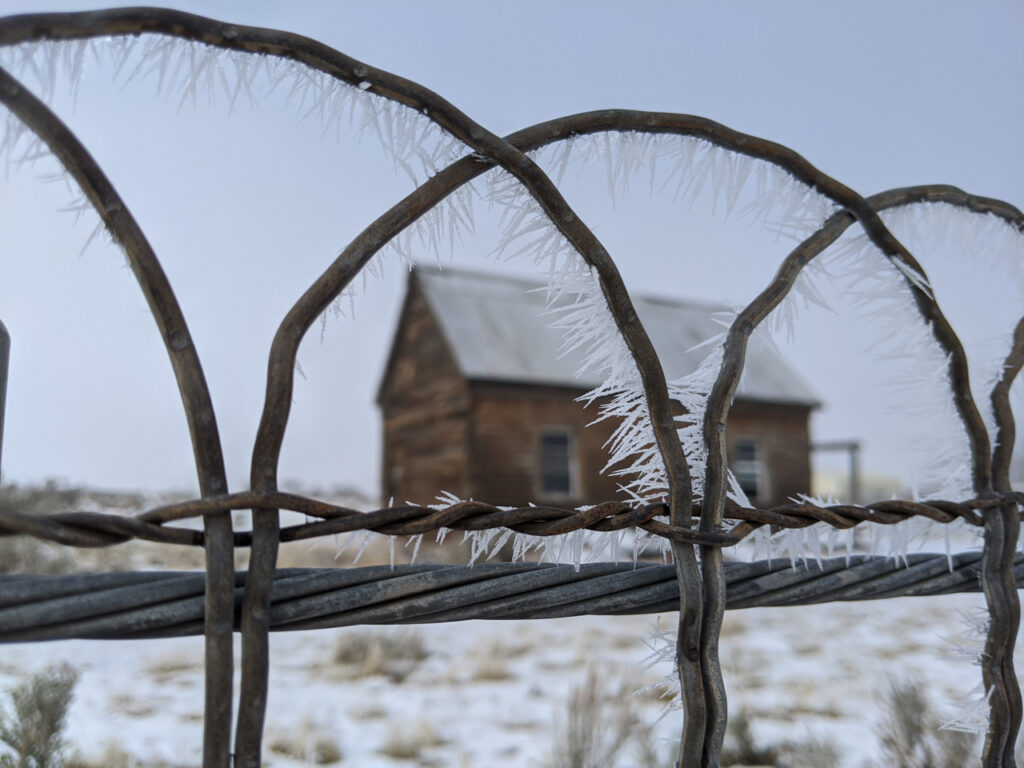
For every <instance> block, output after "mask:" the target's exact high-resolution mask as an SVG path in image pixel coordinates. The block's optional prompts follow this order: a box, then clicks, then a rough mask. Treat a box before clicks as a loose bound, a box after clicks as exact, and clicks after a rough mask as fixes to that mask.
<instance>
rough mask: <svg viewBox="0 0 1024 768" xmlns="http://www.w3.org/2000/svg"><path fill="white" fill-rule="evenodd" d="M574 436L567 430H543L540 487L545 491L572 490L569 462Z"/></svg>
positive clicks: (566, 492) (559, 491) (561, 492)
mask: <svg viewBox="0 0 1024 768" xmlns="http://www.w3.org/2000/svg"><path fill="white" fill-rule="evenodd" d="M571 456H572V438H571V436H570V435H569V434H568V433H567V432H543V433H541V436H540V488H541V491H542V492H543V493H546V494H548V493H550V494H560V495H568V494H570V493H571V492H572V477H571V474H570V468H569V462H570V459H571Z"/></svg>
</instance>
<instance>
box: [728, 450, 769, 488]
mask: <svg viewBox="0 0 1024 768" xmlns="http://www.w3.org/2000/svg"><path fill="white" fill-rule="evenodd" d="M733 457H734V460H733V467H732V471H733V474H734V475H735V476H736V482H738V483H739V484H740V488H742V489H743V492H744V493H745V494H747V498H748V499H750V500H751V501H756V500H757V498H758V496H759V495H760V496H763V495H764V491H765V488H764V471H763V470H762V469H761V462H760V460H759V458H758V455H757V443H755V442H754V441H753V440H737V441H736V445H735V447H734V448H733Z"/></svg>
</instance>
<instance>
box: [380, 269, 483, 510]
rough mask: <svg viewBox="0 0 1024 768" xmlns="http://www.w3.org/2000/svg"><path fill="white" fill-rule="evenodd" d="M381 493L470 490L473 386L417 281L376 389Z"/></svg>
mask: <svg viewBox="0 0 1024 768" xmlns="http://www.w3.org/2000/svg"><path fill="white" fill-rule="evenodd" d="M379 404H380V408H381V415H382V418H383V430H384V434H383V460H382V462H381V495H382V497H383V501H384V502H387V501H388V500H389V499H392V498H393V499H394V500H395V502H396V503H402V502H405V501H413V502H416V503H420V504H427V503H431V502H433V501H434V498H435V497H436V496H437V494H438V493H439V492H440V491H451V492H452V493H455V494H458V495H459V496H462V497H466V496H467V495H468V487H467V483H466V480H467V477H466V468H467V465H468V462H469V456H468V450H469V430H468V427H469V424H468V417H469V404H470V397H469V386H468V384H467V383H466V381H465V379H464V378H463V377H462V375H461V374H460V373H459V370H458V367H457V366H456V363H455V359H454V358H453V357H452V353H451V350H450V349H448V346H447V343H446V342H445V340H444V338H443V336H442V334H441V330H440V328H439V327H438V325H437V321H436V320H435V319H434V317H433V315H432V314H431V313H430V310H429V308H428V306H427V302H426V300H425V299H424V298H423V295H422V292H421V291H420V289H419V288H418V286H416V283H415V281H414V280H413V281H410V289H409V293H408V295H407V297H406V301H405V305H404V306H403V308H402V313H401V318H400V320H399V324H398V331H397V334H396V337H395V342H394V345H393V347H392V351H391V357H390V359H389V361H388V367H387V370H386V372H385V375H384V381H383V384H382V386H381V391H380V395H379Z"/></svg>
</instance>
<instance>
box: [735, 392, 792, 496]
mask: <svg viewBox="0 0 1024 768" xmlns="http://www.w3.org/2000/svg"><path fill="white" fill-rule="evenodd" d="M810 415H811V410H810V408H808V407H806V406H799V405H781V404H773V403H755V402H744V401H740V400H738V401H736V402H735V403H733V406H732V409H731V410H730V411H729V420H728V422H727V423H726V427H725V436H726V444H727V446H728V450H729V463H730V465H732V464H733V463H734V462H735V458H736V443H737V442H739V441H740V440H745V439H746V440H751V441H753V442H754V443H755V444H756V445H757V450H758V455H759V457H760V461H761V462H762V463H763V466H764V468H765V470H766V472H765V474H766V478H765V480H766V483H767V488H766V492H765V493H764V494H759V496H758V498H757V499H756V501H755V504H756V506H758V507H770V506H776V505H779V504H786V503H788V500H789V499H790V498H791V497H793V496H795V495H796V494H798V493H810V491H811V440H810Z"/></svg>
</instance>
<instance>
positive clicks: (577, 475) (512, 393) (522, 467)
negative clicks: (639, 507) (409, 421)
mask: <svg viewBox="0 0 1024 768" xmlns="http://www.w3.org/2000/svg"><path fill="white" fill-rule="evenodd" d="M472 387H473V409H472V418H471V423H472V427H471V440H472V447H471V450H470V454H471V457H472V460H471V466H470V483H469V486H470V489H471V493H472V495H473V497H474V498H478V499H481V500H486V501H488V502H490V503H492V504H507V505H524V504H527V503H529V502H531V501H532V502H535V503H545V502H548V503H553V504H557V505H560V506H561V505H570V506H577V505H579V504H585V503H593V502H595V501H609V500H612V499H616V498H624V497H622V495H621V494H619V493H618V492H617V485H616V482H615V480H614V479H613V478H609V477H606V476H603V475H601V474H600V470H601V468H602V467H603V466H604V464H605V462H606V461H607V460H608V457H607V453H606V452H605V449H604V448H603V445H604V443H605V441H606V440H607V439H608V438H609V437H610V436H611V433H612V429H613V428H614V425H613V424H611V423H608V422H602V423H600V424H595V425H593V426H591V427H587V424H589V423H590V422H592V421H593V420H594V419H595V418H596V417H597V409H596V407H590V408H584V407H583V405H582V404H580V403H577V402H575V400H574V398H575V397H577V396H579V395H580V394H582V392H580V391H579V390H575V389H566V388H562V387H537V386H522V385H517V384H498V383H485V382H474V383H473V385H472ZM546 427H554V428H560V427H564V428H567V429H568V431H569V432H570V434H572V435H573V438H574V439H573V462H572V463H573V470H574V473H573V493H572V494H571V495H570V496H560V495H555V496H550V495H549V496H545V495H544V494H543V493H542V492H541V486H540V441H541V433H542V431H543V430H544V429H545V428H546Z"/></svg>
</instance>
